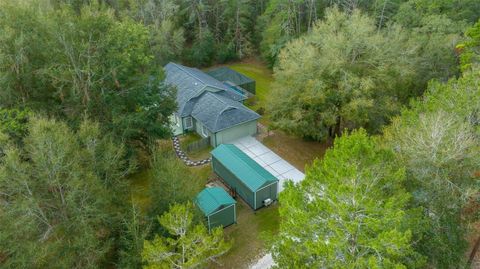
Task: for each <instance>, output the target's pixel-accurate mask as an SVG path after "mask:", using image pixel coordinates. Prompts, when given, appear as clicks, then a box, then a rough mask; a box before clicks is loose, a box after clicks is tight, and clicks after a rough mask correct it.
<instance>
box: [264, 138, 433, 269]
mask: <svg viewBox="0 0 480 269" xmlns="http://www.w3.org/2000/svg"><path fill="white" fill-rule="evenodd" d="M394 160H395V159H394V155H393V152H392V151H389V150H383V149H379V147H378V146H377V144H376V141H375V139H372V138H369V137H368V135H367V134H366V132H365V131H364V130H359V131H355V132H353V133H352V134H350V135H345V136H343V137H341V138H338V139H336V140H335V144H334V147H333V149H330V150H328V151H327V153H326V154H325V157H324V158H323V160H321V161H320V160H317V161H315V162H314V164H313V165H312V166H311V167H309V168H308V169H307V171H306V172H307V173H306V177H305V180H303V181H302V182H301V183H299V184H296V185H294V184H292V183H289V184H288V185H287V186H286V188H285V190H284V191H283V192H282V193H281V194H280V202H281V204H282V206H281V207H280V209H279V210H280V219H281V222H280V233H279V235H277V236H275V238H276V239H275V240H274V243H273V257H274V260H275V261H276V263H277V264H278V266H279V267H280V268H421V267H422V266H423V265H424V259H423V257H422V256H421V255H419V254H418V253H416V252H415V251H414V249H413V247H412V244H413V242H412V229H416V228H418V227H417V223H416V222H417V221H418V217H417V215H416V214H415V213H414V211H408V210H407V205H408V203H409V200H410V198H411V197H410V195H409V194H408V193H407V192H406V191H405V189H404V188H403V186H402V184H403V183H404V180H405V172H404V170H403V169H402V168H398V166H397V165H396V164H395V162H394Z"/></svg>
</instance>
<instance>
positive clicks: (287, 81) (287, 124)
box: [270, 9, 417, 140]
mask: <svg viewBox="0 0 480 269" xmlns="http://www.w3.org/2000/svg"><path fill="white" fill-rule="evenodd" d="M415 48H416V47H415V46H411V45H410V44H409V42H408V39H407V38H406V34H405V32H404V31H403V30H402V29H401V28H400V27H396V26H391V27H390V28H389V29H388V31H387V30H385V31H378V30H377V28H376V26H375V22H374V20H373V19H371V18H369V17H368V16H366V15H364V14H362V13H360V12H359V11H358V10H357V11H354V12H353V14H351V15H348V14H346V13H343V12H340V11H339V10H338V9H330V10H328V11H327V14H326V15H325V19H324V20H322V21H320V22H319V23H317V25H316V26H315V27H314V28H313V30H312V31H311V32H310V33H309V34H307V35H305V36H303V37H302V38H299V39H297V40H294V41H292V42H291V43H289V45H288V46H287V47H286V48H285V49H284V50H283V51H282V53H281V54H280V56H279V62H278V66H277V67H276V68H275V74H274V75H275V83H274V86H273V87H272V88H273V94H272V98H271V106H270V112H271V118H272V120H273V123H274V125H275V126H276V127H279V128H281V129H284V130H286V131H289V132H291V133H295V134H298V135H301V136H305V137H311V138H314V139H317V140H323V139H326V138H328V137H334V136H335V135H339V134H340V133H341V130H343V129H344V128H349V129H351V128H357V127H366V128H368V130H369V131H373V132H375V131H378V130H379V129H380V127H381V126H382V125H383V124H385V123H386V122H388V118H389V117H390V116H391V115H394V114H395V113H397V112H398V111H399V110H400V107H401V106H402V105H403V104H404V103H406V102H407V100H408V98H410V97H411V96H414V95H416V94H417V93H416V92H415V91H416V87H412V86H411V85H412V83H413V82H414V77H415V73H414V70H415V69H414V66H415V63H416V56H415Z"/></svg>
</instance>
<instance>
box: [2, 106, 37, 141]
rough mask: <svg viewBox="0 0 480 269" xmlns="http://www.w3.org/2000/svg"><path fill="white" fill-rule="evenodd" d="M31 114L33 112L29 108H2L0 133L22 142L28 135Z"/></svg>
mask: <svg viewBox="0 0 480 269" xmlns="http://www.w3.org/2000/svg"><path fill="white" fill-rule="evenodd" d="M31 116H32V113H31V111H29V110H28V109H18V108H14V109H6V108H4V109H0V133H4V134H5V135H8V136H9V137H10V138H11V139H12V140H13V141H14V142H16V143H20V141H21V140H22V139H23V138H24V137H25V136H26V135H27V131H28V130H27V126H28V120H29V118H30V117H31Z"/></svg>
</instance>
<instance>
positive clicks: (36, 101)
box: [0, 0, 175, 144]
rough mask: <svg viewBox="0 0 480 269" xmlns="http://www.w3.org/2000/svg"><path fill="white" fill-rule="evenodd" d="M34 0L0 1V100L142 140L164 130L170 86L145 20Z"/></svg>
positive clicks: (92, 7)
mask: <svg viewBox="0 0 480 269" xmlns="http://www.w3.org/2000/svg"><path fill="white" fill-rule="evenodd" d="M32 3H35V1H34V0H32V1H25V2H22V3H20V4H19V5H16V2H13V1H3V2H2V3H1V4H0V5H1V8H0V28H1V30H0V33H1V34H0V40H2V42H1V43H0V44H1V45H0V54H2V55H4V57H2V60H0V73H1V76H2V77H3V78H4V79H2V80H0V87H2V89H3V90H2V92H1V93H0V94H1V95H2V98H0V105H2V106H7V107H8V106H17V105H25V106H29V107H31V108H32V109H33V110H35V111H41V112H45V113H47V114H49V115H55V116H60V117H63V118H65V119H68V120H69V122H73V123H77V124H78V122H80V121H81V120H82V118H83V117H84V115H87V116H88V117H90V118H92V119H95V120H97V121H99V122H100V123H102V127H104V128H105V129H107V130H109V131H113V132H114V133H115V134H117V135H118V136H119V137H120V138H121V139H124V140H128V141H140V142H141V143H143V144H146V143H148V141H149V140H151V139H153V138H158V137H166V136H168V135H169V128H168V115H170V114H171V113H172V111H173V110H174V108H175V103H174V98H173V95H174V92H173V89H170V88H169V87H166V86H164V85H162V84H161V80H162V69H161V67H160V66H158V65H156V64H155V61H154V56H153V54H152V52H151V50H150V48H149V45H148V44H149V31H148V29H147V28H146V27H145V26H143V25H142V24H139V23H136V22H134V21H132V20H129V19H124V20H121V21H120V20H117V19H116V18H115V16H114V14H113V12H112V11H111V10H109V9H105V8H103V7H102V6H100V5H90V6H85V7H83V8H82V10H81V13H80V14H76V13H75V12H74V11H72V10H71V9H70V8H68V7H60V8H59V9H48V8H45V7H42V6H40V5H34V4H32Z"/></svg>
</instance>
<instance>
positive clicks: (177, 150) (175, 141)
mask: <svg viewBox="0 0 480 269" xmlns="http://www.w3.org/2000/svg"><path fill="white" fill-rule="evenodd" d="M172 141H173V149H174V150H175V154H177V157H178V158H180V159H181V160H182V161H183V162H184V163H185V164H186V165H187V166H200V165H205V164H208V163H210V161H211V160H212V158H211V157H209V158H207V159H203V160H199V161H192V160H190V158H188V156H187V154H186V153H185V152H184V151H183V150H182V148H181V147H180V139H178V136H174V137H173V138H172Z"/></svg>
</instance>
